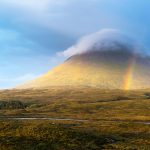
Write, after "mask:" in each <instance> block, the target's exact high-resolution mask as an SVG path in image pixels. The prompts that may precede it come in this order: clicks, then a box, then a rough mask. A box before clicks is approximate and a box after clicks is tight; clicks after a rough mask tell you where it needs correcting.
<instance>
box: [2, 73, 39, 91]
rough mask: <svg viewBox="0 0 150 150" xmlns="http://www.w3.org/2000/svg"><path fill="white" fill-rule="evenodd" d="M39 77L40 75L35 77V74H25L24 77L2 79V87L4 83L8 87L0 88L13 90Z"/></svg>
mask: <svg viewBox="0 0 150 150" xmlns="http://www.w3.org/2000/svg"><path fill="white" fill-rule="evenodd" d="M37 77H39V75H34V74H30V73H29V74H25V75H22V76H18V77H15V78H0V85H3V83H5V85H6V86H0V88H1V89H3V88H12V87H14V86H15V85H18V84H21V83H23V82H27V81H30V80H33V79H35V78H37Z"/></svg>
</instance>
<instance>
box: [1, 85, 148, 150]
mask: <svg viewBox="0 0 150 150" xmlns="http://www.w3.org/2000/svg"><path fill="white" fill-rule="evenodd" d="M1 149H2V150H20V149H22V150H30V149H31V150H38V149H39V150H80V149H81V150H101V149H109V150H111V149H118V150H120V149H123V150H132V149H134V150H136V149H137V150H144V149H145V150H149V149H150V90H138V91H121V90H101V89H99V88H90V87H78V88H76V87H68V88H64V87H63V88H62V87H51V88H50V89H44V90H40V89H39V90H35V89H29V90H4V91H0V150H1Z"/></svg>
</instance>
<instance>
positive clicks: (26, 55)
mask: <svg viewBox="0 0 150 150" xmlns="http://www.w3.org/2000/svg"><path fill="white" fill-rule="evenodd" d="M149 6H150V1H149V0H144V1H141V0H132V1H131V0H0V88H10V87H14V86H16V85H18V84H20V83H23V82H26V81H28V80H32V79H34V78H36V77H38V76H40V75H42V74H43V73H45V72H47V71H48V70H50V69H52V68H53V67H55V66H56V65H58V64H60V63H62V62H63V61H64V60H65V59H66V58H65V57H64V56H62V55H58V53H60V52H63V51H65V50H67V49H68V48H69V47H72V45H74V44H75V43H76V42H77V41H78V40H79V39H81V38H82V37H85V36H87V35H91V34H93V33H96V32H98V31H100V30H105V29H111V30H118V31H120V32H123V33H125V34H127V35H129V36H130V37H132V38H133V39H135V40H136V41H137V42H138V43H139V45H142V47H143V53H147V54H150V50H149V49H150V42H149V40H150V30H149V27H150V17H149V15H150V9H149Z"/></svg>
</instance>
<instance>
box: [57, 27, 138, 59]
mask: <svg viewBox="0 0 150 150" xmlns="http://www.w3.org/2000/svg"><path fill="white" fill-rule="evenodd" d="M118 44H122V45H124V46H126V47H128V48H129V49H132V50H135V49H136V50H137V47H136V45H137V44H136V43H135V42H134V41H133V40H132V39H131V38H129V37H128V36H127V35H126V34H124V33H122V32H120V31H119V30H116V29H103V30H100V31H98V32H96V33H93V34H90V35H87V36H84V37H82V38H81V39H80V40H79V41H78V42H77V44H75V45H73V46H71V47H70V48H68V49H66V50H65V51H63V52H60V53H58V54H59V55H63V56H66V57H69V56H72V55H75V54H80V53H84V52H86V51H91V50H94V51H101V50H107V49H109V50H110V49H111V50H116V49H118V48H119V45H118Z"/></svg>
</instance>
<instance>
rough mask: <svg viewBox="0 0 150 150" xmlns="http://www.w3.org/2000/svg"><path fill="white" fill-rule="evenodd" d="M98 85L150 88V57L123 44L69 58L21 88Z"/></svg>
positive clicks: (104, 86) (117, 87) (112, 87)
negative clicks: (137, 52)
mask: <svg viewBox="0 0 150 150" xmlns="http://www.w3.org/2000/svg"><path fill="white" fill-rule="evenodd" d="M51 86H63V87H64V86H94V87H99V88H102V89H125V90H129V89H145V88H150V58H149V57H144V56H142V55H140V54H135V53H134V52H133V51H131V50H130V49H129V48H128V47H126V46H124V45H119V46H118V47H117V48H116V49H115V50H114V49H112V48H110V49H108V47H107V49H105V48H104V49H103V50H99V51H98V50H93V51H92V50H91V51H87V52H83V53H80V54H76V55H73V56H71V57H69V58H68V59H67V60H66V61H65V62H64V63H62V64H61V65H59V66H57V67H56V68H54V69H52V70H50V71H49V72H48V73H46V74H44V75H43V76H41V77H39V78H37V79H35V80H33V81H30V82H27V83H25V84H23V85H21V86H18V87H17V88H48V87H51Z"/></svg>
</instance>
